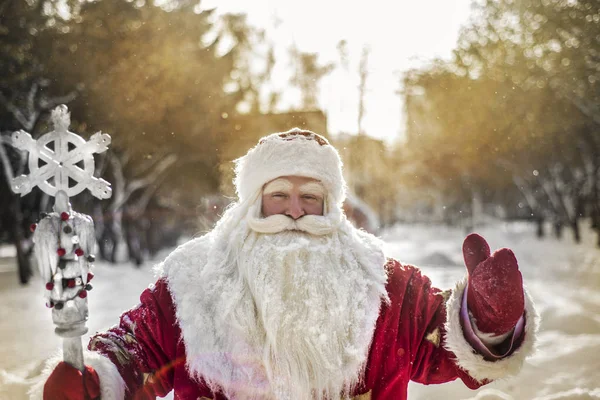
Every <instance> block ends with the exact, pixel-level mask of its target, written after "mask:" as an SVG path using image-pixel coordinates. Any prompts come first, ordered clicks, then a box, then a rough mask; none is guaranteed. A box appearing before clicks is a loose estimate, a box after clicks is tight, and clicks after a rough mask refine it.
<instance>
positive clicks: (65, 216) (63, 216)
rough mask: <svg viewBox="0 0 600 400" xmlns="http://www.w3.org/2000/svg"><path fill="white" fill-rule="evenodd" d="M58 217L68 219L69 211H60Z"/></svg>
mask: <svg viewBox="0 0 600 400" xmlns="http://www.w3.org/2000/svg"><path fill="white" fill-rule="evenodd" d="M60 219H61V220H63V221H66V220H68V219H69V213H68V212H65V211H63V212H61V213H60Z"/></svg>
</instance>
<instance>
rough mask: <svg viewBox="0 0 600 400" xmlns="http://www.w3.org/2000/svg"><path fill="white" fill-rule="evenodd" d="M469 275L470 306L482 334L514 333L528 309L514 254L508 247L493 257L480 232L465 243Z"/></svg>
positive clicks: (468, 297) (468, 298) (464, 254)
mask: <svg viewBox="0 0 600 400" xmlns="http://www.w3.org/2000/svg"><path fill="white" fill-rule="evenodd" d="M463 256H464V259H465V264H466V266H467V270H468V272H469V290H468V292H467V304H468V307H469V311H470V312H471V315H472V316H473V318H474V319H475V324H476V325H477V328H478V329H479V331H481V332H483V333H487V334H492V335H502V334H504V333H507V332H509V331H511V330H512V329H513V328H514V326H515V325H516V323H517V321H518V320H519V318H520V317H521V316H522V315H523V312H524V309H525V298H524V293H523V278H522V276H521V272H520V271H519V265H518V263H517V259H516V258H515V255H514V253H513V252H512V251H511V250H509V249H506V248H503V249H500V250H497V251H496V252H495V253H494V254H492V255H490V246H489V245H488V244H487V242H486V241H485V239H484V238H482V237H481V236H479V235H478V234H476V233H473V234H470V235H469V236H467V238H466V239H465V241H464V243H463Z"/></svg>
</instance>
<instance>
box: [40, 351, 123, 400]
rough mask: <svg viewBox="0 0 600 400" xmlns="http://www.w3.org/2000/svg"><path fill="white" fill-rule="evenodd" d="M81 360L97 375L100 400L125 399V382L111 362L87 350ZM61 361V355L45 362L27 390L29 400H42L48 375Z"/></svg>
mask: <svg viewBox="0 0 600 400" xmlns="http://www.w3.org/2000/svg"><path fill="white" fill-rule="evenodd" d="M83 359H84V362H85V365H87V366H90V367H92V368H94V370H96V372H97V373H98V377H99V378H100V398H101V399H102V400H123V399H124V398H125V382H124V381H123V378H121V374H119V370H118V369H117V367H116V366H115V365H114V364H113V363H112V361H110V360H109V359H108V358H107V357H104V356H103V355H101V354H99V353H96V352H93V351H88V350H84V352H83ZM61 361H62V353H60V354H58V355H56V356H53V357H51V358H49V359H48V360H47V361H46V365H45V367H44V370H43V371H42V373H41V374H40V376H39V377H38V378H37V379H36V382H35V383H34V384H33V386H32V387H31V389H30V390H29V398H30V399H31V400H42V399H43V397H44V385H45V384H46V381H47V380H48V377H49V376H50V374H52V371H54V368H56V366H57V365H58V364H59V363H60V362H61Z"/></svg>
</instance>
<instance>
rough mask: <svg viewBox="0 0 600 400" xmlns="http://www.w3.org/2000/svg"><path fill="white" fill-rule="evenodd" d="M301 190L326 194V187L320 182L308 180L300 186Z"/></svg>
mask: <svg viewBox="0 0 600 400" xmlns="http://www.w3.org/2000/svg"><path fill="white" fill-rule="evenodd" d="M300 191H301V192H302V193H310V194H318V195H321V196H323V195H325V188H324V187H323V185H322V184H321V183H319V182H307V183H305V184H303V185H301V186H300Z"/></svg>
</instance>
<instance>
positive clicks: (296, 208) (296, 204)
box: [285, 196, 306, 220]
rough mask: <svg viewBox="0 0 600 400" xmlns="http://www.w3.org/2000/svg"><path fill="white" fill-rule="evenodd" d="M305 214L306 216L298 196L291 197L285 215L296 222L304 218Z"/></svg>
mask: <svg viewBox="0 0 600 400" xmlns="http://www.w3.org/2000/svg"><path fill="white" fill-rule="evenodd" d="M304 214H306V213H305V212H304V209H303V208H302V204H301V203H300V199H299V198H298V197H296V196H291V198H290V205H289V207H288V209H287V211H286V213H285V215H287V216H288V217H291V218H293V219H294V220H296V219H298V218H300V217H302V216H303V215H304Z"/></svg>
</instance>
